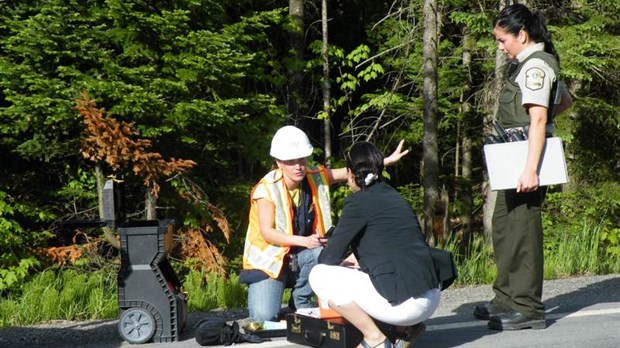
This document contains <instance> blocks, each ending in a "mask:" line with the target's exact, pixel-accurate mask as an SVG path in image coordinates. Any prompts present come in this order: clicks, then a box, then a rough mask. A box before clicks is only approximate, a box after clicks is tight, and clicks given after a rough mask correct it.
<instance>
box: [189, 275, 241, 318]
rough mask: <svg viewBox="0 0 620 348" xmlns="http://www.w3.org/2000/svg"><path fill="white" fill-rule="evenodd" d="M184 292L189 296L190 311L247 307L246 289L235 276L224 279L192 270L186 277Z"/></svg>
mask: <svg viewBox="0 0 620 348" xmlns="http://www.w3.org/2000/svg"><path fill="white" fill-rule="evenodd" d="M183 290H184V291H185V292H187V294H188V310H190V311H209V310H212V309H218V308H229V309H230V308H245V307H247V290H246V287H245V285H241V284H240V283H239V277H238V276H237V275H235V274H233V275H231V276H230V277H222V276H219V275H217V274H216V273H214V272H210V273H205V272H204V271H199V270H195V269H191V270H190V271H189V272H188V273H187V275H186V276H185V279H184V282H183Z"/></svg>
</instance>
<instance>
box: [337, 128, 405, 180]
mask: <svg viewBox="0 0 620 348" xmlns="http://www.w3.org/2000/svg"><path fill="white" fill-rule="evenodd" d="M404 144H405V140H404V139H402V140H401V141H400V142H399V143H398V146H397V147H396V150H394V152H392V154H391V155H389V156H388V157H386V158H384V159H383V165H385V166H386V167H387V166H391V165H394V164H396V162H398V161H400V159H401V158H403V157H404V156H405V155H407V154H408V153H409V150H404V151H403V145H404ZM327 174H328V175H329V182H330V183H331V184H335V183H340V182H346V181H347V169H346V168H336V169H328V170H327Z"/></svg>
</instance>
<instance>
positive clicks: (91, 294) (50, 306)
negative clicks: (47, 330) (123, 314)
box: [0, 268, 118, 327]
mask: <svg viewBox="0 0 620 348" xmlns="http://www.w3.org/2000/svg"><path fill="white" fill-rule="evenodd" d="M117 315H118V301H117V293H116V274H115V271H114V270H112V268H108V269H102V270H98V271H95V272H88V273H86V272H82V273H80V271H77V270H73V269H48V270H45V271H43V272H41V273H38V274H37V275H35V276H34V277H33V278H32V279H31V280H30V281H29V282H27V283H25V284H24V286H23V287H22V289H21V292H20V293H19V294H15V293H11V294H9V295H8V296H6V297H5V298H2V299H0V327H5V326H16V325H30V324H36V323H41V322H47V321H50V320H88V319H99V318H113V317H116V316H117Z"/></svg>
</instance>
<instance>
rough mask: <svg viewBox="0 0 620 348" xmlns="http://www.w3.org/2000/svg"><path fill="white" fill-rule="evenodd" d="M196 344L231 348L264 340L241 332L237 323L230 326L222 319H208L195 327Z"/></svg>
mask: <svg viewBox="0 0 620 348" xmlns="http://www.w3.org/2000/svg"><path fill="white" fill-rule="evenodd" d="M194 336H195V337H196V342H198V344H200V345H201V346H219V345H224V346H230V345H232V344H234V343H242V342H249V343H261V342H263V341H265V340H264V339H262V338H260V337H258V336H257V335H253V334H242V333H241V332H239V324H238V323H237V322H236V321H235V322H233V323H232V324H231V325H229V324H228V323H227V322H226V320H224V319H222V318H217V317H215V318H206V319H203V320H201V321H199V322H198V323H196V325H195V326H194Z"/></svg>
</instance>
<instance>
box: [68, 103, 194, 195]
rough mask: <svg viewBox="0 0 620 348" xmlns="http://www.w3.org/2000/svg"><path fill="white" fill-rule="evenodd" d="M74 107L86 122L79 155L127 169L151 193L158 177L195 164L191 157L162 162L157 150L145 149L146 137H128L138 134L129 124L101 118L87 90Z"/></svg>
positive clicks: (147, 143) (147, 141)
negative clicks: (189, 158) (84, 135)
mask: <svg viewBox="0 0 620 348" xmlns="http://www.w3.org/2000/svg"><path fill="white" fill-rule="evenodd" d="M76 109H77V110H78V111H79V112H80V114H81V115H82V117H84V124H85V125H86V130H85V133H86V137H85V139H84V142H83V145H82V156H84V158H86V159H88V160H91V161H93V162H103V161H105V162H106V163H107V164H108V165H109V166H110V167H111V168H112V169H113V170H114V171H118V170H119V169H121V168H128V169H129V168H130V169H131V171H132V172H133V174H135V175H136V176H138V177H140V178H141V179H142V180H143V182H144V186H146V187H148V188H149V189H150V190H151V193H152V194H153V195H154V196H157V195H158V194H159V189H160V187H159V183H158V181H159V177H160V176H172V175H176V174H182V173H185V172H186V171H187V170H188V169H190V168H192V167H193V166H195V165H196V162H194V161H192V160H182V159H174V158H172V159H170V161H166V160H164V159H163V158H162V156H161V154H159V153H156V152H147V151H148V150H149V148H151V146H152V145H151V141H150V140H148V139H136V140H134V139H132V138H133V137H135V136H137V135H138V133H137V132H136V131H134V130H133V124H130V123H129V124H128V123H125V122H120V123H119V122H118V121H117V120H115V119H113V118H105V117H104V112H103V110H100V109H97V108H96V107H95V101H94V100H92V99H91V98H90V96H89V95H88V94H87V93H83V94H82V97H81V98H80V99H78V100H77V106H76Z"/></svg>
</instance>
